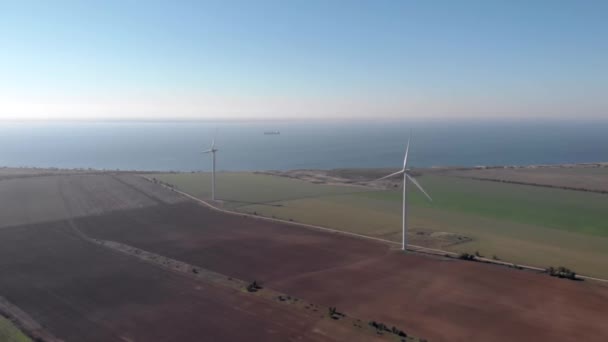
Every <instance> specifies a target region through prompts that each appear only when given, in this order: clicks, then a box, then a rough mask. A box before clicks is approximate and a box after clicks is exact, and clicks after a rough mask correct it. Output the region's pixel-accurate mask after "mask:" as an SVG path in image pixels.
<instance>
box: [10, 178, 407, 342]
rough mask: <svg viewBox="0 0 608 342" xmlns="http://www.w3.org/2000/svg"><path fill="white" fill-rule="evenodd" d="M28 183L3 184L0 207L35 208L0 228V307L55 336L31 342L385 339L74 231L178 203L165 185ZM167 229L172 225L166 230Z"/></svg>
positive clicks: (323, 311)
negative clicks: (91, 221)
mask: <svg viewBox="0 0 608 342" xmlns="http://www.w3.org/2000/svg"><path fill="white" fill-rule="evenodd" d="M29 180H30V181H31V182H27V183H23V182H22V181H23V180H22V179H10V180H3V181H0V187H2V189H3V190H4V191H3V192H1V193H0V198H1V200H2V201H3V203H9V202H10V201H11V197H17V198H18V201H19V203H21V204H27V203H32V204H30V205H31V207H28V208H27V209H24V210H22V211H18V212H17V213H15V214H14V215H13V216H7V217H10V219H11V221H10V224H5V225H3V226H2V227H0V299H1V301H0V302H1V303H0V304H3V303H9V304H10V305H9V307H11V308H13V310H17V311H18V312H21V313H23V315H19V314H16V316H18V317H21V318H22V317H23V316H27V317H28V322H30V321H29V319H30V318H31V322H30V323H31V324H30V326H34V327H42V328H43V329H44V331H45V332H46V331H48V332H49V334H50V335H54V337H52V336H51V337H50V338H46V337H45V338H37V339H36V340H37V341H38V340H40V341H57V340H55V337H56V338H57V339H59V340H61V341H68V342H69V341H104V342H105V341H190V340H205V341H242V340H256V341H286V340H306V341H317V342H321V341H336V342H337V341H345V340H348V341H351V340H352V341H369V340H380V341H381V340H387V339H386V338H387V337H388V341H391V340H392V339H390V336H388V335H386V336H385V335H378V336H376V335H375V331H374V330H373V329H371V328H369V327H367V325H364V326H363V327H362V328H358V327H354V326H352V325H346V324H343V323H340V322H336V321H335V319H332V318H331V317H330V316H329V315H328V314H327V308H322V307H315V310H312V309H311V310H308V309H306V308H300V307H298V306H297V305H289V303H287V304H286V303H282V302H279V301H278V300H275V299H274V298H270V299H269V298H264V297H263V296H256V295H253V294H250V293H249V292H248V291H246V290H245V289H241V288H231V287H226V286H221V285H218V284H215V283H212V282H209V281H205V280H204V279H200V278H196V277H194V276H192V275H191V274H190V273H189V272H186V273H184V272H177V271H173V270H171V269H167V268H166V267H160V266H158V265H156V264H154V263H151V262H145V261H142V260H141V259H138V258H137V257H133V256H129V255H125V254H121V253H119V252H116V251H115V250H111V249H109V248H108V247H104V244H103V243H100V242H94V240H91V239H90V237H87V236H86V235H85V234H83V232H82V230H81V229H80V223H81V222H83V220H85V219H91V218H94V217H96V218H103V217H106V216H108V215H109V216H111V217H119V218H120V217H130V216H129V215H128V214H127V213H129V212H130V211H133V210H136V211H137V210H144V209H149V210H150V211H151V212H156V211H160V212H163V210H162V209H163V208H165V207H171V206H173V205H179V204H175V203H180V202H184V197H183V196H181V195H178V194H176V193H174V192H172V191H169V190H167V189H165V188H163V187H160V186H158V185H156V184H153V183H150V182H148V181H145V180H143V179H141V178H138V177H136V176H132V175H122V174H120V175H117V174H100V175H86V176H85V175H70V176H68V175H61V176H42V177H34V178H30V179H29ZM20 190H21V191H20ZM19 196H20V197H19ZM77 204H80V207H78V206H77ZM39 206H40V207H43V208H42V209H41V208H38V207H39ZM17 209H18V208H17V207H16V206H15V207H13V210H17ZM3 210H5V211H4V212H3V214H10V210H9V209H6V208H3ZM3 218H4V216H3ZM171 219H173V218H171ZM138 220H139V221H140V222H144V221H145V217H140V218H139V219H138ZM5 222H6V221H5ZM119 222H123V220H122V219H119ZM128 222H130V221H128ZM173 225H174V222H171V221H169V222H167V225H166V226H164V228H168V229H169V230H171V227H172V226H173ZM91 227H92V228H95V229H98V230H101V231H103V230H106V229H108V230H112V228H113V227H112V226H111V225H109V226H105V225H102V226H99V225H93V226H90V225H87V228H91ZM128 232H129V229H126V230H125V231H123V232H121V234H128ZM144 235H145V234H144ZM168 243H169V242H168ZM202 270H203V269H202V268H201V271H202ZM247 280H249V279H247ZM249 281H250V280H249ZM5 307H6V305H5V306H4V307H0V311H2V310H6V309H5ZM2 314H3V315H4V314H5V312H2ZM9 314H11V315H13V316H15V313H14V312H10V311H9ZM0 317H1V316H0ZM21 318H20V319H21ZM35 329H38V328H35ZM362 331H363V333H362ZM28 332H30V333H31V331H29V330H28ZM6 336H10V338H11V339H16V340H15V341H17V342H21V341H29V340H22V338H23V336H21V335H20V334H19V333H18V332H16V331H15V330H14V329H13V327H12V325H9V324H8V321H6V320H3V319H0V340H1V341H7V340H8V338H9V337H6ZM413 341H415V340H414V339H408V342H413Z"/></svg>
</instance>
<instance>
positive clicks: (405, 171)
mask: <svg viewBox="0 0 608 342" xmlns="http://www.w3.org/2000/svg"><path fill="white" fill-rule="evenodd" d="M410 136H411V134H410ZM409 149H410V138H408V139H407V147H406V148H405V158H404V159H403V169H402V170H400V171H397V172H395V173H391V174H390V175H388V176H384V177H382V178H379V179H376V181H379V180H383V179H387V178H390V177H393V176H400V175H403V218H402V219H403V221H402V225H403V240H402V246H401V249H403V250H404V251H405V250H406V249H407V180H408V179H409V180H410V181H411V182H412V183H414V185H416V187H418V189H420V191H422V193H423V194H424V195H425V196H426V197H427V198H428V199H429V200H430V201H433V199H432V198H431V196H429V194H427V193H426V191H424V189H423V188H422V186H421V185H420V184H419V183H418V182H417V181H416V179H415V178H414V177H412V176H411V175H409V173H408V172H409V170H408V168H407V154H408V152H409Z"/></svg>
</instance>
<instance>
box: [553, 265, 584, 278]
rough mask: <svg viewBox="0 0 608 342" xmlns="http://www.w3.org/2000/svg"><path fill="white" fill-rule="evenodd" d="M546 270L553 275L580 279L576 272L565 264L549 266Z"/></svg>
mask: <svg viewBox="0 0 608 342" xmlns="http://www.w3.org/2000/svg"><path fill="white" fill-rule="evenodd" d="M546 272H547V273H548V274H549V275H550V276H552V277H558V278H565V279H570V280H578V279H579V278H577V277H576V272H574V271H572V270H571V269H569V268H566V267H564V266H559V267H549V268H547V270H546Z"/></svg>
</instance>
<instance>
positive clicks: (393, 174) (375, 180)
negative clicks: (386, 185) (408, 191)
mask: <svg viewBox="0 0 608 342" xmlns="http://www.w3.org/2000/svg"><path fill="white" fill-rule="evenodd" d="M404 172H405V170H399V171H397V172H395V173H391V174H390V175H388V176H384V177H382V178H378V179H374V180H373V181H372V182H377V181H380V180H383V179H387V178H391V177H394V176H398V175H402V174H403V173H404Z"/></svg>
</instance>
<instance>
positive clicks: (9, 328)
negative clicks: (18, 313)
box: [0, 316, 32, 342]
mask: <svg viewBox="0 0 608 342" xmlns="http://www.w3.org/2000/svg"><path fill="white" fill-rule="evenodd" d="M0 341H3V342H32V340H31V339H30V338H29V337H27V336H26V335H25V334H23V333H22V332H21V330H19V329H18V328H17V327H16V326H15V325H14V324H13V323H12V322H11V321H9V320H8V319H6V318H4V317H2V316H0Z"/></svg>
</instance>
